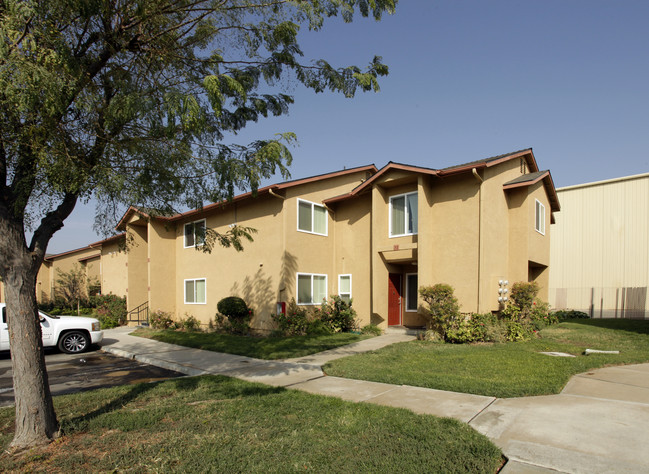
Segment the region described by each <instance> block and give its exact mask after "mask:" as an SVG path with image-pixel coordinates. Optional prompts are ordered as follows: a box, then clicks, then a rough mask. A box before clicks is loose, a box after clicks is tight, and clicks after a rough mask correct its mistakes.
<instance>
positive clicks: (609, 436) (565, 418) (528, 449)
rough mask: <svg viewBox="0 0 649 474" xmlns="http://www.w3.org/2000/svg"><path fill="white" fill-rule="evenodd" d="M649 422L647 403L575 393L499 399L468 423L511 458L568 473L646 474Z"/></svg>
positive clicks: (648, 467)
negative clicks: (624, 473) (576, 394)
mask: <svg viewBox="0 0 649 474" xmlns="http://www.w3.org/2000/svg"><path fill="white" fill-rule="evenodd" d="M648 424H649V405H641V404H634V403H627V402H618V401H614V400H599V399H592V398H585V397H578V396H572V395H553V396H546V397H529V398H514V399H499V400H496V401H495V402H494V403H492V404H491V405H490V406H489V407H487V408H486V409H485V410H484V411H483V412H482V413H480V414H479V415H478V416H477V417H476V418H475V419H474V420H472V421H471V422H470V426H472V427H473V428H475V429H477V430H478V431H479V432H481V433H482V434H484V435H486V436H488V437H489V438H491V439H492V441H494V443H496V445H498V446H499V447H500V448H501V449H502V450H503V452H504V453H505V455H506V456H507V457H508V458H510V459H514V460H519V461H522V462H526V463H530V464H535V465H539V466H542V467H547V468H551V469H556V470H559V471H566V472H607V471H609V470H610V469H613V471H611V472H641V471H644V472H647V470H649V450H647V449H646V426H649V425H648ZM616 469H617V470H616Z"/></svg>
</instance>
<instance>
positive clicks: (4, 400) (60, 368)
mask: <svg viewBox="0 0 649 474" xmlns="http://www.w3.org/2000/svg"><path fill="white" fill-rule="evenodd" d="M45 364H46V366H47V373H48V377H49V381H50V389H51V391H52V395H63V394H65V393H73V392H80V391H83V390H92V389H96V388H101V387H112V386H115V385H126V384H135V383H140V382H153V381H156V380H164V379H168V378H174V377H181V376H182V375H183V374H181V373H178V372H174V371H171V370H165V369H161V368H158V367H154V366H152V365H147V364H142V363H140V362H137V361H135V360H129V359H123V358H121V357H117V356H114V355H111V354H106V353H104V352H102V351H100V350H99V347H93V348H91V350H90V351H89V352H86V353H83V354H76V355H72V354H63V353H61V352H59V351H58V350H55V349H46V350H45ZM12 376H13V372H12V370H11V358H10V357H9V352H0V406H9V405H13V403H14V395H13V380H12Z"/></svg>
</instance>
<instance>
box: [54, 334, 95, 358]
mask: <svg viewBox="0 0 649 474" xmlns="http://www.w3.org/2000/svg"><path fill="white" fill-rule="evenodd" d="M88 346H90V338H88V335H87V334H86V333H85V332H83V331H70V332H66V333H65V334H63V336H61V339H59V349H60V350H61V351H63V352H66V353H68V354H78V353H79V352H83V351H85V350H86V349H88Z"/></svg>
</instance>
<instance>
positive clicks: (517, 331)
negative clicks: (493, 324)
mask: <svg viewBox="0 0 649 474" xmlns="http://www.w3.org/2000/svg"><path fill="white" fill-rule="evenodd" d="M535 332H536V331H534V330H533V329H532V328H531V326H530V325H528V324H522V323H519V322H518V321H512V320H508V321H506V322H505V338H506V340H507V341H509V342H518V341H527V340H529V339H531V338H532V336H533V335H534V333H535Z"/></svg>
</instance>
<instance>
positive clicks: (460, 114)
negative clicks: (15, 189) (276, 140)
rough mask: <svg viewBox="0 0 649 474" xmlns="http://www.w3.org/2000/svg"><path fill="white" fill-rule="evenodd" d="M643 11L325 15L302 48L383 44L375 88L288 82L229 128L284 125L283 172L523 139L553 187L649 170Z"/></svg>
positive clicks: (518, 4) (429, 4)
mask: <svg viewBox="0 0 649 474" xmlns="http://www.w3.org/2000/svg"><path fill="white" fill-rule="evenodd" d="M648 20H649V2H647V1H646V0H643V1H630V0H622V1H616V2H614V1H602V0H543V1H520V0H519V1H495V0H492V1H489V2H484V1H481V0H480V1H478V0H471V1H452V0H444V1H433V0H401V2H400V4H399V5H398V7H397V12H396V14H395V15H393V16H386V17H385V18H384V19H383V20H382V21H381V22H379V23H376V22H374V21H373V20H371V19H363V18H361V17H358V18H357V19H356V20H355V21H354V22H353V23H351V24H344V23H342V22H341V21H332V22H331V23H329V24H325V27H324V28H323V30H322V31H320V32H318V33H310V32H308V31H304V34H303V39H302V40H301V41H302V46H303V50H304V51H305V53H306V55H307V59H312V58H320V57H322V58H325V59H327V60H329V61H330V62H331V63H332V64H334V65H338V66H344V65H350V64H356V65H359V66H364V65H365V64H366V63H368V62H369V61H370V59H371V58H372V57H373V55H374V54H378V55H381V56H383V60H384V62H385V63H386V64H387V65H388V66H389V68H390V75H389V76H388V77H387V78H383V80H382V81H381V92H379V93H377V94H375V93H371V92H370V93H359V94H358V95H357V96H356V97H355V98H354V99H345V98H344V97H341V96H335V95H332V94H331V93H325V94H317V95H316V94H314V93H313V92H311V91H308V90H304V89H302V88H299V87H296V86H294V85H290V84H289V85H288V92H289V93H290V94H292V95H294V96H295V99H296V103H295V104H294V106H293V107H292V108H291V110H290V114H289V115H288V116H286V117H280V118H271V119H266V120H265V121H263V122H259V123H258V124H252V125H250V126H249V127H247V128H246V129H245V130H244V131H243V132H242V133H240V134H239V136H237V137H234V138H233V139H232V140H230V141H234V142H238V143H248V142H250V141H252V140H254V139H256V138H266V137H269V136H271V135H272V134H273V133H276V132H284V131H292V132H295V133H296V134H297V136H298V139H299V145H298V146H297V147H296V148H295V149H294V150H293V157H294V163H293V166H292V167H291V173H292V176H293V178H302V177H306V176H311V175H316V174H321V173H326V172H330V171H335V170H338V169H342V168H343V167H348V168H349V167H354V166H360V165H365V164H370V163H374V164H375V165H376V166H377V167H379V168H380V167H382V166H384V165H385V164H386V163H387V162H388V161H397V162H402V163H408V164H413V165H420V166H427V167H432V168H442V167H445V166H449V165H453V164H459V163H463V162H467V161H473V160H477V159H480V158H486V157H490V156H494V155H498V154H502V153H507V152H510V151H515V150H519V149H522V148H528V147H532V148H533V149H534V154H535V156H536V159H537V161H538V164H539V167H540V168H541V169H550V170H551V172H552V176H553V178H554V182H555V185H556V186H557V187H562V186H568V185H572V184H579V183H585V182H590V181H598V180H603V179H609V178H615V177H620V176H627V175H632V174H639V173H645V172H649V155H648V153H647V149H648V148H649V147H648V145H649V143H648V142H649V28H648V27H647V21H648ZM279 181H281V178H279V177H278V178H277V179H274V180H271V182H279ZM93 218H94V207H93V206H92V204H91V205H88V206H86V207H83V206H79V207H78V208H77V209H76V210H75V212H74V213H73V215H72V216H71V217H70V218H69V219H68V221H67V222H66V225H65V227H64V228H63V229H62V230H61V231H59V232H58V233H57V234H56V235H55V236H54V238H53V239H52V241H51V243H50V246H49V248H48V251H49V253H58V252H63V251H66V250H70V249H74V248H78V247H83V246H85V245H87V244H88V243H91V242H94V241H97V240H100V239H101V238H103V236H99V235H97V234H95V233H94V231H93V230H92V223H93Z"/></svg>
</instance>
